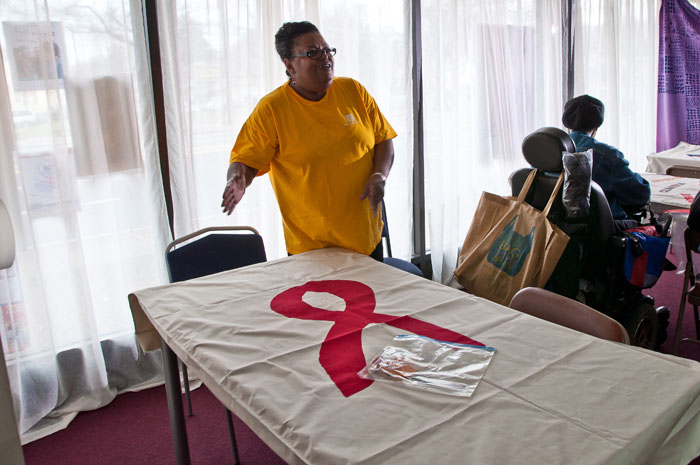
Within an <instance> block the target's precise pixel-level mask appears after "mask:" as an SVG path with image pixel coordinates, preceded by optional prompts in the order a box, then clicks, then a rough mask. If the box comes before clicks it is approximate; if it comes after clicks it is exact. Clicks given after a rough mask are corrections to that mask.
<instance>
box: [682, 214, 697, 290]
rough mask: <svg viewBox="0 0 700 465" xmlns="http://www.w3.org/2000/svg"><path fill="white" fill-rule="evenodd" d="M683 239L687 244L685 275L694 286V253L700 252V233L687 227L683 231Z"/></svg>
mask: <svg viewBox="0 0 700 465" xmlns="http://www.w3.org/2000/svg"><path fill="white" fill-rule="evenodd" d="M683 239H684V242H685V275H686V278H687V279H689V280H690V281H689V282H690V285H691V286H692V285H694V284H695V281H696V276H695V267H694V265H693V253H698V252H700V231H697V230H695V229H693V228H690V227H687V228H685V231H683Z"/></svg>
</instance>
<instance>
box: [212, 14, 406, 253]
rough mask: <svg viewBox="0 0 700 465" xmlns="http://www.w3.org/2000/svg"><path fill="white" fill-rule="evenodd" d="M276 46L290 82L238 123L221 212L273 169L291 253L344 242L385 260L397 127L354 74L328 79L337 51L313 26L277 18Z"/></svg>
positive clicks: (273, 180) (229, 207) (265, 99)
mask: <svg viewBox="0 0 700 465" xmlns="http://www.w3.org/2000/svg"><path fill="white" fill-rule="evenodd" d="M275 47H276V48H277V53H278V54H279V56H280V58H281V59H282V62H283V63H284V65H285V67H286V72H287V75H288V77H289V80H288V81H287V82H286V83H285V84H283V85H282V86H280V87H278V88H277V89H275V90H274V91H272V92H271V93H269V94H268V95H266V96H265V97H263V98H262V99H261V100H260V102H258V104H257V106H256V107H255V109H254V110H253V113H252V114H251V115H250V117H249V118H248V120H247V121H246V122H245V123H244V125H243V127H242V128H241V131H240V133H239V134H238V138H237V139H236V143H235V145H234V147H233V150H231V157H230V165H229V168H228V172H227V181H226V187H225V189H224V193H223V200H222V202H221V206H222V208H223V211H224V213H227V214H231V212H232V211H233V209H234V208H235V207H236V205H237V204H238V203H239V202H240V201H241V198H242V197H243V194H244V193H245V190H246V188H247V187H248V186H249V185H250V183H251V182H252V181H253V179H254V178H255V177H256V176H260V175H263V174H265V173H269V175H270V182H271V183H272V187H273V189H274V191H275V195H276V197H277V202H278V204H279V206H280V211H281V213H282V219H283V226H284V236H285V241H286V244H287V252H288V253H290V254H297V253H302V252H306V251H308V250H313V249H319V248H323V247H344V248H347V249H350V250H354V251H356V252H359V253H363V254H367V255H371V256H372V257H374V258H376V259H377V260H379V261H381V260H382V256H383V250H382V245H381V231H382V226H383V225H382V219H381V210H380V208H379V205H380V203H381V201H382V199H383V197H384V184H385V181H386V177H387V176H388V174H389V170H390V169H391V165H392V163H393V160H394V146H393V142H392V140H391V139H393V138H394V137H396V132H394V130H393V128H392V127H391V125H390V124H389V123H388V121H387V120H386V119H385V118H384V116H383V115H382V113H381V112H380V111H379V108H378V107H377V104H376V102H375V101H374V99H373V98H372V96H371V95H370V94H369V93H368V92H367V90H366V89H365V88H364V87H363V86H362V85H361V84H360V83H359V82H357V81H355V80H353V79H350V78H342V77H339V78H334V73H333V66H334V60H333V56H334V55H335V52H336V50H335V48H331V47H329V46H328V44H327V43H326V41H325V40H324V39H323V36H321V33H320V32H319V31H318V29H317V28H316V27H315V26H314V25H313V24H311V23H309V22H306V21H303V22H295V23H285V24H283V25H282V27H281V28H280V29H279V31H277V33H276V34H275Z"/></svg>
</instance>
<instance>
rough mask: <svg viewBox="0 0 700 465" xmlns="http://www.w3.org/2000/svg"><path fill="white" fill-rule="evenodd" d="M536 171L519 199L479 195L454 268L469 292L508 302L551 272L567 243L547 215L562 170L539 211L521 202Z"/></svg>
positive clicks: (556, 191)
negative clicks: (545, 203)
mask: <svg viewBox="0 0 700 465" xmlns="http://www.w3.org/2000/svg"><path fill="white" fill-rule="evenodd" d="M536 173H537V171H536V170H532V172H531V173H530V175H529V176H528V178H527V180H526V181H525V185H524V186H523V188H522V190H521V191H520V195H518V197H517V198H514V197H501V196H499V195H495V194H491V193H489V192H483V193H482V194H481V199H480V200H479V204H478V206H477V208H476V212H475V213H474V220H473V221H472V224H471V226H470V227H469V231H468V232H467V237H466V238H465V239H464V245H463V246H462V251H461V252H460V255H459V265H458V266H457V269H456V270H455V277H456V278H457V281H458V282H459V283H460V284H461V285H462V286H464V288H465V290H466V291H467V292H470V293H472V294H475V295H477V296H480V297H484V298H486V299H489V300H491V301H494V302H498V303H500V304H503V305H508V303H510V299H511V298H512V297H513V295H514V294H515V293H516V292H518V291H519V290H520V289H522V288H524V287H528V286H536V287H543V286H544V285H545V284H546V283H547V280H548V279H549V277H550V276H551V275H552V271H554V267H555V266H556V265H557V262H558V261H559V258H560V257H561V254H562V253H563V252H564V248H565V247H566V244H567V243H568V242H569V236H567V235H566V234H565V233H564V232H563V231H562V230H561V229H559V228H558V227H557V226H556V225H554V224H552V223H551V222H550V221H549V220H548V219H547V215H548V214H549V210H550V209H551V208H552V204H553V203H554V200H555V199H556V197H557V193H558V192H559V189H560V188H561V185H562V182H563V180H564V174H563V173H562V174H561V176H559V180H558V182H557V184H556V186H555V187H554V190H553V191H552V195H551V197H550V198H549V202H547V205H546V206H545V208H544V210H542V211H539V210H537V209H536V208H534V207H533V206H531V205H529V204H527V203H525V196H526V195H527V193H528V191H529V190H530V187H531V186H532V183H533V181H534V179H535V176H536Z"/></svg>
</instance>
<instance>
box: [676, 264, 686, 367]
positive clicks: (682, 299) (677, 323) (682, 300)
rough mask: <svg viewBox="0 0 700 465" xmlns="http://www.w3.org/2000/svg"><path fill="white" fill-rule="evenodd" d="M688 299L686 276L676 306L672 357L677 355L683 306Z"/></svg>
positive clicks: (683, 312)
mask: <svg viewBox="0 0 700 465" xmlns="http://www.w3.org/2000/svg"><path fill="white" fill-rule="evenodd" d="M687 297H688V276H687V275H686V276H684V277H683V292H682V293H681V303H680V305H679V306H678V320H677V321H676V335H675V337H674V338H673V355H678V346H680V343H681V332H682V330H683V315H684V314H685V304H686V299H687Z"/></svg>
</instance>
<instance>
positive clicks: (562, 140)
mask: <svg viewBox="0 0 700 465" xmlns="http://www.w3.org/2000/svg"><path fill="white" fill-rule="evenodd" d="M522 150H523V155H524V156H525V160H527V162H528V163H529V164H530V165H531V166H532V167H533V168H537V169H538V170H540V171H547V172H550V173H560V172H561V170H562V169H563V166H562V157H561V153H562V152H576V145H575V144H574V141H573V140H572V139H571V137H570V136H569V135H568V134H567V133H566V132H565V131H562V130H561V129H559V128H540V129H538V130H537V131H535V132H533V133H532V134H530V135H529V136H527V137H525V139H523V145H522Z"/></svg>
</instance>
